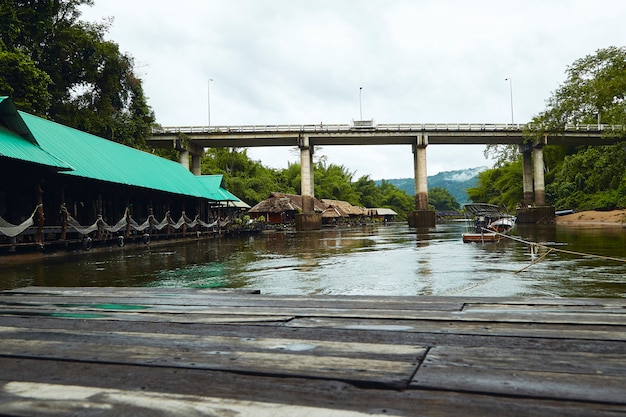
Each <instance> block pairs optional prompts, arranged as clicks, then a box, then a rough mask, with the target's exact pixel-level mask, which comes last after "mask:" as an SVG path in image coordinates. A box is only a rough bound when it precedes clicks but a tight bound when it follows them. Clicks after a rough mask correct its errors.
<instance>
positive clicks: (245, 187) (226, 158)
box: [202, 148, 295, 205]
mask: <svg viewBox="0 0 626 417" xmlns="http://www.w3.org/2000/svg"><path fill="white" fill-rule="evenodd" d="M202 173H203V174H222V175H224V183H225V184H226V189H228V191H230V192H231V193H233V194H235V195H236V196H237V197H239V198H241V199H242V200H243V201H245V202H246V203H248V204H250V205H255V204H257V203H258V202H260V201H262V200H264V199H266V198H267V197H268V196H269V195H270V193H271V192H272V191H283V192H287V193H295V190H293V189H292V188H290V187H289V186H286V185H285V183H286V180H285V177H284V175H283V174H282V172H280V171H278V170H275V169H271V168H266V167H264V166H263V165H262V164H261V163H260V162H259V161H252V160H251V159H250V158H249V157H248V153H247V150H246V149H243V150H241V149H237V148H210V149H208V150H207V151H206V153H205V155H204V157H203V158H202Z"/></svg>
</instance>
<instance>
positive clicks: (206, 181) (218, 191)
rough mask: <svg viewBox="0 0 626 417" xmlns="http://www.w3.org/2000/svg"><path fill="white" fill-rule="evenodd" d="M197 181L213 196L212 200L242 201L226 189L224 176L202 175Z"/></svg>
mask: <svg viewBox="0 0 626 417" xmlns="http://www.w3.org/2000/svg"><path fill="white" fill-rule="evenodd" d="M196 179H197V180H198V181H199V182H200V183H201V184H202V185H203V186H204V187H206V189H207V190H208V192H209V193H210V194H211V200H215V201H240V200H239V198H237V197H236V196H235V195H233V194H231V193H230V192H228V191H227V190H226V189H225V188H224V176H223V175H221V174H220V175H200V176H197V177H196Z"/></svg>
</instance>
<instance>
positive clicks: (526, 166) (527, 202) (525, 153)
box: [520, 146, 535, 207]
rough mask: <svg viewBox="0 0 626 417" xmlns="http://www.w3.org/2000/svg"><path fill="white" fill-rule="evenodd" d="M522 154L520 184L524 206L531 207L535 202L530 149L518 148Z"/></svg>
mask: <svg viewBox="0 0 626 417" xmlns="http://www.w3.org/2000/svg"><path fill="white" fill-rule="evenodd" d="M520 148H521V149H520V152H521V153H522V182H523V187H524V206H526V207H528V206H532V204H533V202H534V200H535V193H534V192H533V166H532V148H531V147H530V146H528V147H526V146H520Z"/></svg>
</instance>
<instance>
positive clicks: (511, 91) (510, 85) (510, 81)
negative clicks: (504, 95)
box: [504, 77, 515, 125]
mask: <svg viewBox="0 0 626 417" xmlns="http://www.w3.org/2000/svg"><path fill="white" fill-rule="evenodd" d="M504 81H508V82H509V95H510V96H511V124H512V125H514V124H515V120H514V119H513V79H512V78H511V77H509V78H505V79H504Z"/></svg>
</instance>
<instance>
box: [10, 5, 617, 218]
mask: <svg viewBox="0 0 626 417" xmlns="http://www.w3.org/2000/svg"><path fill="white" fill-rule="evenodd" d="M92 4H93V0H56V1H49V0H29V1H26V0H14V1H9V0H0V95H4V96H10V97H11V98H12V99H13V101H14V102H15V104H16V106H17V107H18V108H19V109H20V110H23V111H26V112H28V113H32V114H35V115H37V116H40V117H44V118H47V119H51V120H54V121H56V122H58V123H62V124H65V125H68V126H71V127H74V128H77V129H80V130H83V131H86V132H89V133H92V134H94V135H97V136H100V137H103V138H107V139H110V140H113V141H116V142H120V143H123V144H126V145H129V146H133V147H137V148H141V149H146V144H145V139H146V137H148V135H149V134H150V129H151V127H152V126H153V125H154V124H155V123H156V120H155V116H154V112H153V110H152V108H151V107H150V105H149V104H148V101H147V99H146V97H145V95H144V92H143V86H142V81H141V79H140V78H139V77H138V76H137V72H136V69H135V64H134V61H133V58H132V56H130V55H129V54H123V53H121V52H120V50H119V46H118V45H117V44H116V43H115V42H113V41H109V40H106V39H105V35H106V34H107V33H108V30H109V27H110V25H111V23H112V22H110V21H109V22H105V23H89V22H85V21H82V20H80V16H81V13H80V9H79V8H80V7H82V6H89V5H92ZM566 75H567V78H566V80H565V82H564V84H563V85H561V86H560V87H559V88H558V89H557V90H556V91H555V92H554V93H553V95H552V97H550V99H549V100H548V102H547V109H546V110H544V111H543V112H541V113H539V114H538V115H537V116H536V117H535V118H534V119H533V124H535V125H538V126H544V127H546V128H551V129H553V128H559V127H562V126H563V125H565V124H566V123H598V121H601V123H605V124H621V125H626V104H625V101H624V99H625V97H624V96H625V94H626V48H617V47H609V48H606V49H601V50H598V51H597V52H596V53H595V54H594V55H590V56H587V57H584V58H581V59H579V60H577V61H576V62H574V63H573V64H572V65H571V66H570V67H568V68H567V71H566ZM536 133H537V132H528V136H529V140H531V139H532V137H533V134H536ZM152 151H153V152H157V151H155V150H152ZM486 153H487V154H490V155H493V156H496V158H497V160H498V163H497V165H496V166H495V167H494V168H493V169H489V170H486V171H484V172H483V173H481V174H480V177H479V183H478V185H477V186H476V187H474V188H472V189H470V190H468V195H469V197H470V199H471V200H473V201H480V202H490V203H494V204H498V205H500V206H505V207H508V208H510V209H513V208H514V207H515V206H516V205H517V204H518V203H519V202H520V201H521V200H522V181H521V172H522V170H521V160H520V158H521V157H520V155H519V154H518V152H517V150H516V149H515V148H510V147H502V146H491V147H487V149H486ZM159 154H161V155H162V156H165V157H169V158H172V159H176V158H177V154H176V152H174V151H170V152H165V153H164V152H159ZM544 159H545V161H544V162H545V170H546V198H547V199H548V203H549V204H554V205H555V206H556V207H557V208H575V209H589V208H598V209H610V208H616V207H626V149H625V148H624V146H623V145H614V146H607V147H579V148H557V147H551V146H548V147H546V148H545V156H544ZM202 173H203V174H223V175H224V178H225V182H226V187H227V188H228V189H229V191H231V192H232V193H234V194H235V195H237V196H239V197H240V198H241V199H243V200H244V201H246V202H248V203H249V204H255V203H256V202H259V201H261V200H263V199H264V198H266V197H267V196H268V195H269V193H270V192H272V191H281V192H287V193H298V192H299V188H300V167H299V165H298V164H292V165H289V166H288V168H286V169H282V170H276V169H270V168H266V167H264V166H263V165H262V164H261V163H260V162H258V161H252V160H250V158H248V155H247V153H246V150H245V149H209V150H208V151H207V152H206V154H205V156H204V158H203V161H202ZM314 175H315V195H316V196H317V197H319V198H329V199H337V200H345V201H348V202H350V203H352V204H355V205H359V206H365V207H389V208H392V209H394V210H395V211H396V212H398V213H399V214H400V216H401V217H404V216H405V215H406V213H407V212H408V211H410V210H412V209H413V208H414V199H413V197H411V196H409V195H408V194H407V193H406V192H404V191H402V190H400V189H399V188H397V187H395V186H394V185H392V184H391V183H389V182H386V181H383V182H382V183H381V184H380V185H377V184H376V183H375V182H374V181H373V180H372V179H370V178H369V177H368V176H362V177H360V178H358V179H355V178H353V173H351V172H349V170H348V169H347V168H346V167H344V166H339V165H334V164H328V163H326V161H325V160H324V158H321V159H319V160H318V161H316V162H315V174H314ZM430 203H431V205H432V206H434V208H437V209H440V210H449V209H455V208H457V207H458V203H457V202H456V200H455V199H454V197H452V196H451V195H450V193H448V192H447V191H446V190H445V189H438V188H436V189H432V190H431V191H430Z"/></svg>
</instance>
